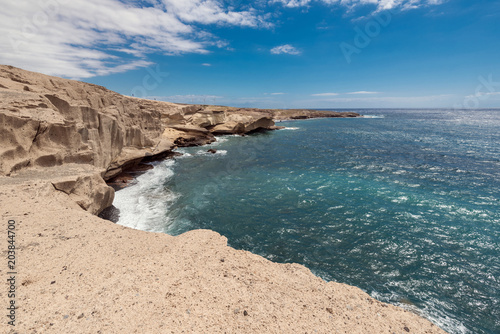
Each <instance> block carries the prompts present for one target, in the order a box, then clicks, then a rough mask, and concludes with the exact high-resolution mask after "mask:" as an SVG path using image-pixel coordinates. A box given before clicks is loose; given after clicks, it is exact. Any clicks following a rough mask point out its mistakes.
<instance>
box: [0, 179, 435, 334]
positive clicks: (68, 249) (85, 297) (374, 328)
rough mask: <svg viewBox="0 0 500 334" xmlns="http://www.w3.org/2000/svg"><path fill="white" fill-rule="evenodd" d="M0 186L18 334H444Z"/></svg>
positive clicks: (201, 241)
mask: <svg viewBox="0 0 500 334" xmlns="http://www.w3.org/2000/svg"><path fill="white" fill-rule="evenodd" d="M0 184H2V185H1V186H0V205H1V207H2V215H1V219H2V223H6V222H7V220H8V219H14V220H15V221H16V228H17V230H16V232H17V236H16V238H17V245H18V263H19V265H18V268H17V271H18V275H17V284H18V285H17V287H18V297H17V303H18V305H19V309H18V310H17V319H18V324H17V325H16V330H17V332H18V333H398V334H399V333H444V332H443V331H442V330H440V329H439V328H438V327H436V326H435V325H432V324H431V323H430V322H428V321H427V320H425V319H423V318H420V317H418V316H417V315H415V314H413V313H411V312H408V311H405V310H403V309H400V308H397V307H395V306H392V305H387V304H383V303H381V302H378V301H376V300H374V299H372V298H371V297H370V296H368V295H367V294H365V293H364V292H362V291H361V290H360V289H358V288H355V287H351V286H348V285H344V284H338V283H333V282H330V283H326V282H324V281H323V280H321V279H320V278H318V277H316V276H314V275H313V274H312V273H311V272H310V271H309V270H308V269H306V268H305V267H303V266H301V265H297V264H277V263H273V262H270V261H268V260H265V259H264V258H262V257H260V256H257V255H254V254H251V253H249V252H246V251H238V250H235V249H233V248H230V247H228V246H227V245H226V238H224V237H223V236H220V235H219V234H217V233H215V232H212V231H207V230H197V231H191V232H188V233H185V234H183V235H181V236H178V237H171V236H168V235H166V234H155V233H149V232H142V231H137V230H132V229H129V228H125V227H122V226H119V225H116V224H113V223H111V222H109V221H105V220H102V219H99V218H97V217H96V216H93V215H91V214H90V213H88V212H86V211H84V210H82V209H81V208H80V207H79V206H78V205H77V204H75V202H74V201H72V200H71V199H70V198H69V196H68V195H67V194H65V193H64V192H61V191H57V190H55V189H54V187H53V186H52V185H51V184H50V183H47V182H45V181H43V180H40V181H37V182H23V183H20V184H19V183H15V184H9V182H7V181H6V180H5V178H3V179H0ZM1 244H2V248H1V249H2V250H4V249H6V241H5V238H2V242H1ZM0 274H1V275H2V277H4V276H5V274H6V273H5V269H4V267H3V266H2V267H1V270H0ZM4 290H5V289H3V290H2V292H1V296H2V298H1V300H2V305H4V304H5V303H6V294H5V291H4ZM2 328H7V327H6V326H4V324H2ZM2 333H4V331H3V330H2ZM7 333H8V332H7ZM12 333H14V332H12Z"/></svg>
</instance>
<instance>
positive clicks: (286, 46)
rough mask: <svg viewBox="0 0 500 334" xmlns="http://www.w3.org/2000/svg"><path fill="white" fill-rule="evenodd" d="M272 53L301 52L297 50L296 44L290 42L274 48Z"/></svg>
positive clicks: (294, 53) (291, 53)
mask: <svg viewBox="0 0 500 334" xmlns="http://www.w3.org/2000/svg"><path fill="white" fill-rule="evenodd" d="M271 53H272V54H274V55H279V54H289V55H299V54H300V53H301V52H300V51H299V50H297V49H296V48H295V47H294V46H291V45H290V44H284V45H279V46H276V47H274V48H272V49H271Z"/></svg>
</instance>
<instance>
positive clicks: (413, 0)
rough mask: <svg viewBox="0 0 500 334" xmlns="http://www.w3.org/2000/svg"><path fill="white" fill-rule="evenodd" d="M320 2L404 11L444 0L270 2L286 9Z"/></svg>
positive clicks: (284, 0) (274, 0) (276, 0)
mask: <svg viewBox="0 0 500 334" xmlns="http://www.w3.org/2000/svg"><path fill="white" fill-rule="evenodd" d="M313 1H314V2H320V3H323V4H326V5H341V6H344V7H348V8H349V9H353V8H355V7H358V6H361V5H372V6H375V7H376V11H382V10H390V9H394V8H401V9H402V10H408V9H414V8H418V7H421V6H426V5H439V4H441V3H443V1H444V0H270V2H272V3H276V2H278V3H281V4H283V6H285V7H292V8H293V7H303V6H308V5H310V4H311V3H312V2H313Z"/></svg>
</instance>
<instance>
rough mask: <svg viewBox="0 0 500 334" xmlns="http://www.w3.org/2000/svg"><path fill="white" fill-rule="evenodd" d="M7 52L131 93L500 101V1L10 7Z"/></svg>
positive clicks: (49, 70) (373, 101)
mask: <svg viewBox="0 0 500 334" xmlns="http://www.w3.org/2000/svg"><path fill="white" fill-rule="evenodd" d="M2 7H3V9H2V12H1V13H0V63H2V64H9V65H14V66H18V67H21V68H24V69H28V70H33V71H38V72H42V73H46V74H51V75H56V76H63V77H67V78H73V79H80V80H83V81H86V82H91V83H95V84H99V85H103V86H105V87H107V88H109V89H112V90H114V91H117V92H119V93H122V94H125V95H132V94H133V95H134V96H139V97H146V98H156V99H158V100H165V101H173V102H184V103H207V104H208V103H210V104H214V103H215V104H223V105H232V106H241V107H263V108H369V107H373V108H378V107H422V108H425V107H440V108H462V107H463V108H489V107H500V33H499V31H500V2H498V1H480V2H479V1H470V0H257V1H253V2H248V1H240V0H145V1H135V0H129V1H119V0H72V1H70V0H45V1H23V2H21V1H17V2H9V3H6V4H3V5H2Z"/></svg>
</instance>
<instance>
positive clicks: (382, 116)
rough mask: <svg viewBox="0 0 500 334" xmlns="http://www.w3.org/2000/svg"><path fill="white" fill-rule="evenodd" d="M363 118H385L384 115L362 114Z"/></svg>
mask: <svg viewBox="0 0 500 334" xmlns="http://www.w3.org/2000/svg"><path fill="white" fill-rule="evenodd" d="M363 118H385V116H384V115H363Z"/></svg>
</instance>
